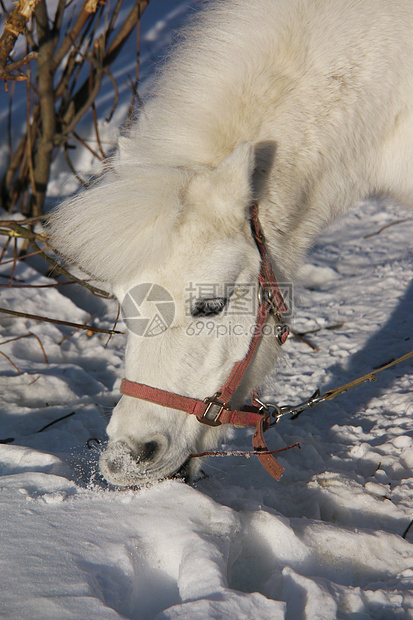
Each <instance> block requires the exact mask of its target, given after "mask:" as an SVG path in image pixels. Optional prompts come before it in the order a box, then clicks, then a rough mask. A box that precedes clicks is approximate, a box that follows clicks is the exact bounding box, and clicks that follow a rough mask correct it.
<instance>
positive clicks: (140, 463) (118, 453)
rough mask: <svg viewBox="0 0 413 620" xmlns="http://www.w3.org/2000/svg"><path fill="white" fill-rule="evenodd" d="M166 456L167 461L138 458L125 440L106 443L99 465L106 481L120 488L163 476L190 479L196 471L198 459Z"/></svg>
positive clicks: (143, 483)
mask: <svg viewBox="0 0 413 620" xmlns="http://www.w3.org/2000/svg"><path fill="white" fill-rule="evenodd" d="M168 456H169V459H168V461H163V460H162V459H159V460H157V461H155V462H153V461H149V460H146V459H139V458H136V456H135V455H134V454H133V453H132V451H131V450H130V448H129V447H128V446H127V445H126V444H125V443H123V442H116V443H114V444H111V443H109V445H108V447H107V449H106V450H105V451H104V452H103V453H102V455H101V457H100V459H99V468H100V472H101V474H102V475H103V477H104V478H105V479H106V480H107V481H108V482H109V483H110V484H112V485H115V486H121V487H129V488H131V487H132V488H133V487H135V488H136V487H142V486H145V485H147V484H151V483H154V482H157V481H159V480H164V479H166V478H174V479H179V480H183V481H184V482H187V483H188V482H191V481H192V480H193V478H194V476H196V474H197V472H198V471H199V468H200V464H199V463H196V462H195V461H199V459H192V458H190V457H189V455H188V456H187V457H186V458H185V457H183V458H182V455H181V456H180V457H178V456H177V458H176V459H173V460H171V458H170V456H171V455H170V454H169V455H168Z"/></svg>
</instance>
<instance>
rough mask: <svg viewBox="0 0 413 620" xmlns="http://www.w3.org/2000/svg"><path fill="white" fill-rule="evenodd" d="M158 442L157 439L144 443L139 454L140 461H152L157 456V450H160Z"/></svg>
mask: <svg viewBox="0 0 413 620" xmlns="http://www.w3.org/2000/svg"><path fill="white" fill-rule="evenodd" d="M158 447H159V446H158V442H157V441H148V442H147V443H144V444H143V445H142V450H141V452H140V454H139V455H138V460H139V461H152V460H153V459H154V457H155V454H156V452H157V451H158Z"/></svg>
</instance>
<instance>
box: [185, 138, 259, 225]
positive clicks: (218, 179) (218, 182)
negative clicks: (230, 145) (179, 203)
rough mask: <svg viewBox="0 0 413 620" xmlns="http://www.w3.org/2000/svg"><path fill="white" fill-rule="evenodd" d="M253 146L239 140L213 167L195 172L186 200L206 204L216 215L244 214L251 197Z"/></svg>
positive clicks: (242, 216)
mask: <svg viewBox="0 0 413 620" xmlns="http://www.w3.org/2000/svg"><path fill="white" fill-rule="evenodd" d="M253 170H254V149H253V146H252V144H251V143H249V142H242V143H241V144H239V145H238V146H236V147H235V149H234V150H233V151H232V153H230V154H229V155H228V156H227V157H226V158H225V159H224V160H223V161H222V162H221V163H220V164H219V165H218V166H217V168H215V169H213V170H210V171H208V172H207V173H204V174H201V175H197V176H196V177H195V178H194V179H193V181H192V183H191V185H190V187H189V197H190V200H191V201H192V202H193V203H195V204H196V205H199V206H200V207H201V208H204V209H205V208H208V210H209V211H210V210H211V209H212V210H213V212H214V215H216V216H218V217H222V216H228V215H229V216H231V217H234V216H239V217H241V218H242V219H244V218H245V210H246V208H247V207H249V205H250V203H251V200H252V194H253V191H252V174H253Z"/></svg>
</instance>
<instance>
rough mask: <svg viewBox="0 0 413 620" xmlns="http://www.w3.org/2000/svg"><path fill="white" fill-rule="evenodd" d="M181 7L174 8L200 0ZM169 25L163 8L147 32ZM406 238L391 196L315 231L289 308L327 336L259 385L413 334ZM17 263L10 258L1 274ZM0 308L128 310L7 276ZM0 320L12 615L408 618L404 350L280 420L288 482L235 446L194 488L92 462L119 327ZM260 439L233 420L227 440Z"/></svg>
mask: <svg viewBox="0 0 413 620" xmlns="http://www.w3.org/2000/svg"><path fill="white" fill-rule="evenodd" d="M172 4H173V5H174V6H173V8H171V15H172V16H173V17H174V18H175V17H176V16H180V15H181V13H182V12H183V8H184V7H187V6H189V3H188V2H185V3H179V2H175V3H170V5H172ZM154 6H156V2H155V3H154ZM181 8H182V11H181ZM158 20H161V21H158ZM167 24H168V20H167V19H166V18H165V14H162V15H161V14H159V15H156V16H155V17H154V19H153V20H152V23H151V24H149V25H148V33H149V34H148V41H152V40H153V41H156V39H155V35H156V33H157V32H158V33H159V32H161V33H162V36H167V33H168V32H169V31H168V28H167ZM389 224H391V226H388V225H389ZM383 227H386V228H383ZM412 238H413V214H412V213H411V212H409V211H406V210H405V209H403V208H402V207H401V206H399V205H394V204H391V203H388V202H385V201H379V200H372V201H369V202H367V203H365V204H363V205H358V206H356V207H355V208H354V210H352V211H351V212H350V213H348V214H347V215H346V216H345V217H344V218H342V219H341V220H340V221H337V222H336V223H335V224H333V225H332V226H331V227H330V229H329V230H328V231H326V232H325V233H324V234H323V235H322V236H321V237H320V239H319V240H318V243H317V245H316V246H315V247H314V249H313V251H312V252H311V254H310V256H309V258H308V263H307V265H306V266H305V267H304V268H303V270H302V273H301V286H300V287H296V291H295V292H296V298H297V299H296V307H295V315H294V324H293V326H294V329H295V330H296V331H298V332H309V331H313V330H316V331H313V333H310V334H307V335H306V338H308V340H310V341H311V343H312V344H313V345H314V346H315V347H316V348H317V351H314V350H313V349H312V348H310V347H309V346H308V344H306V343H305V342H302V341H299V340H298V339H290V340H289V341H288V343H287V345H286V349H287V355H286V358H285V360H284V362H283V364H282V366H281V368H278V369H274V373H273V375H272V376H270V377H269V378H268V379H267V380H266V382H265V384H264V386H263V388H262V396H263V397H265V399H268V400H271V401H274V402H278V403H282V404H284V403H288V404H294V403H296V402H299V401H301V400H302V399H304V398H307V397H308V396H309V395H311V393H312V392H314V390H315V389H316V388H317V387H320V388H321V389H322V390H325V389H330V388H332V387H336V386H338V385H342V384H344V383H346V382H347V381H350V380H351V379H353V378H355V377H358V376H360V375H362V374H365V373H366V372H368V371H370V370H371V369H373V368H375V367H378V366H380V365H381V364H384V363H386V362H388V361H390V360H391V359H393V358H395V357H398V356H400V355H403V354H404V353H406V352H408V351H410V350H411V349H412V348H413V346H412V343H413V332H412V319H411V317H412V314H413V284H412V282H413V277H412V276H413V260H412V249H411V248H412V246H411V239H412ZM11 257H12V252H11V251H8V253H7V254H6V256H5V257H4V260H6V259H8V258H11ZM10 270H11V265H10V264H5V265H3V266H1V267H0V279H1V281H2V282H3V283H6V282H7V279H6V276H7V275H9V274H10ZM15 278H16V279H18V280H19V281H20V283H30V284H33V285H45V284H46V285H50V284H53V283H54V280H53V279H51V278H49V277H46V276H45V275H44V274H43V272H42V269H41V267H40V262H39V261H36V260H32V261H30V260H27V261H19V263H18V265H17V268H16V271H15ZM1 306H2V307H6V308H12V309H15V310H21V311H24V312H29V313H33V314H39V315H46V316H50V317H56V318H58V319H61V320H67V321H72V322H78V323H82V322H84V321H87V320H89V319H90V317H91V315H94V317H93V318H92V319H91V322H92V324H93V325H95V326H99V327H104V328H111V327H112V326H113V322H114V320H115V317H116V312H117V304H116V302H114V301H110V300H109V301H107V300H103V299H99V298H97V297H94V296H92V295H91V294H89V293H88V292H87V291H85V290H83V289H79V287H78V286H72V285H71V286H59V287H49V288H38V289H35V288H17V287H16V288H2V302H1ZM0 323H1V327H2V338H1V341H0V351H1V352H3V353H4V354H6V355H7V356H8V357H9V358H10V360H11V361H12V362H13V363H14V364H15V365H16V367H17V369H18V370H17V369H16V368H15V367H14V366H13V365H12V364H11V362H10V361H9V360H8V359H6V358H5V357H3V356H2V355H0V388H1V396H0V403H1V405H0V406H1V415H0V440H1V443H0V511H1V528H0V575H1V589H0V610H1V614H2V615H3V616H4V617H5V618H13V619H22V620H26V619H27V620H29V619H30V620H36V619H42V620H45V619H50V620H54V619H55V618H62V619H63V618H68V619H71V620H73V619H76V620H78V619H79V620H82V619H85V620H86V619H90V618H99V619H115V618H130V619H134V620H150V619H155V618H156V619H157V620H161V619H162V620H165V619H178V618H179V619H188V620H189V619H191V620H194V619H204V618H216V619H233V618H237V619H238V618H241V619H242V618H245V619H255V618H260V619H262V618H264V619H265V618H268V619H271V620H273V619H274V620H278V618H280V619H281V618H287V619H289V620H300V619H301V618H303V619H308V620H312V619H314V618H317V619H323V620H324V619H325V620H327V619H333V618H343V619H349V618H357V619H358V620H364V619H368V618H382V619H383V620H389V619H392V618H413V544H412V543H413V528H412V529H411V530H410V531H409V532H408V533H407V534H406V538H405V539H403V538H402V534H403V532H405V530H406V528H407V526H408V525H409V523H410V521H411V520H412V518H413V514H412V512H413V511H412V505H413V482H412V479H411V469H412V467H413V419H412V417H413V416H412V413H413V399H412V371H413V366H412V361H411V360H409V361H407V362H405V363H404V364H402V365H399V366H395V367H393V368H390V369H388V370H386V371H384V372H382V373H380V374H378V375H377V381H376V382H374V383H367V384H364V385H363V386H361V387H358V388H357V389H356V390H354V391H352V392H350V393H348V394H345V395H343V396H341V397H340V398H339V399H337V400H335V401H332V402H330V403H323V404H321V405H319V406H317V407H316V408H314V409H311V410H309V411H307V412H305V413H303V414H302V415H301V416H300V417H299V418H298V419H297V420H295V421H294V420H289V419H284V420H283V421H282V422H281V423H280V425H279V426H278V428H277V429H274V430H272V431H269V432H268V433H267V440H268V444H269V446H270V449H278V448H284V447H286V446H288V445H291V444H293V443H296V442H299V443H300V445H301V450H298V449H297V448H295V449H292V450H289V451H286V452H283V453H281V454H280V456H279V460H280V462H281V463H282V465H283V466H284V467H285V474H284V476H283V478H282V479H281V480H280V481H279V482H275V481H274V480H273V479H272V478H271V477H270V476H269V475H268V474H267V473H266V472H265V470H264V469H263V468H262V467H261V465H260V464H259V462H258V461H257V460H254V458H251V459H249V460H247V459H245V458H244V457H230V458H215V459H214V458H211V459H210V460H209V461H208V462H207V463H206V464H205V466H204V471H205V474H206V475H205V477H204V478H202V479H200V480H198V481H196V482H195V483H194V484H193V485H192V486H189V485H186V484H184V483H183V482H181V481H177V480H166V481H163V482H159V483H157V484H154V485H152V486H150V487H146V488H142V489H140V490H131V489H129V490H120V489H116V488H110V487H108V486H107V485H106V484H105V482H104V481H103V480H102V478H101V476H100V475H99V473H98V469H97V461H98V455H99V448H98V444H97V441H96V439H97V440H100V441H104V440H105V426H106V424H107V421H108V419H109V416H110V411H111V408H112V407H113V406H114V404H115V403H116V402H117V400H118V398H119V396H120V394H119V385H120V380H121V377H122V374H123V372H122V363H123V361H122V360H123V349H124V344H125V338H124V336H122V335H117V336H113V337H112V338H111V339H110V340H109V342H108V337H107V335H103V334H93V335H89V334H88V333H87V332H84V331H77V332H76V331H74V330H73V328H68V327H63V326H57V325H53V324H49V323H40V322H35V321H32V320H29V319H25V318H10V317H8V316H6V315H1V316H0ZM119 327H120V328H122V324H120V325H119ZM29 333H31V334H34V335H35V336H37V338H38V339H40V342H41V344H42V346H43V349H44V352H45V353H46V356H47V359H46V358H45V356H44V353H43V351H42V348H41V346H40V344H39V340H37V338H36V337H35V336H28V337H26V336H27V335H28V334H29ZM21 336H25V337H24V338H20V339H18V340H16V339H15V338H17V337H21ZM6 341H8V342H6ZM68 414H73V415H68ZM63 416H68V417H66V418H64V419H60V418H62V417H63ZM56 420H60V421H57V422H56V423H54V424H51V423H52V422H54V421H56ZM93 439H95V440H93ZM88 440H90V441H88ZM87 442H88V443H87ZM250 443H251V432H250V431H246V430H237V431H234V433H233V436H232V437H231V438H230V439H229V440H228V444H227V445H226V446H225V447H226V448H228V449H237V448H240V449H250ZM88 446H89V447H88Z"/></svg>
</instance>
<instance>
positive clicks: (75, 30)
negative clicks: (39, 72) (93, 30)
mask: <svg viewBox="0 0 413 620" xmlns="http://www.w3.org/2000/svg"><path fill="white" fill-rule="evenodd" d="M97 6H98V2H97V0H92V1H91V0H86V2H85V3H84V4H83V6H82V9H81V11H80V13H79V15H78V17H77V19H76V22H75V23H74V25H73V27H72V29H71V30H70V32H69V33H68V34H67V35H66V37H65V39H64V40H63V42H62V44H61V46H60V47H59V49H58V51H57V52H56V54H55V56H54V58H53V61H52V63H51V65H50V68H51V71H55V70H56V69H57V67H58V66H59V65H60V63H61V61H62V60H63V58H64V57H65V56H66V54H67V53H68V52H69V50H70V48H71V47H72V46H73V44H74V42H75V41H76V39H77V38H78V36H79V34H80V33H81V32H82V30H83V28H84V26H85V24H86V22H87V21H88V19H90V16H91V15H92V14H93V13H95V12H96V9H97Z"/></svg>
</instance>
